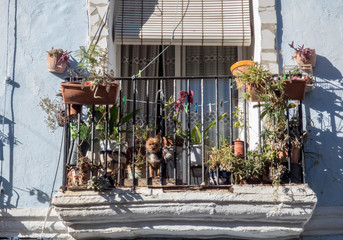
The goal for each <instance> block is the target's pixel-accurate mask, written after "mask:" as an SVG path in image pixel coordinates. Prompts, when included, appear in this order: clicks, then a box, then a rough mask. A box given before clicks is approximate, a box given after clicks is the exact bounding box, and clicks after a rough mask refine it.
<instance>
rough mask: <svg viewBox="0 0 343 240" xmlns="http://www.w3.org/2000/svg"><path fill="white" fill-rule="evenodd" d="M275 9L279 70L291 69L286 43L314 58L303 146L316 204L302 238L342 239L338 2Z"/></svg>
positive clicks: (342, 18)
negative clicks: (307, 133) (311, 50)
mask: <svg viewBox="0 0 343 240" xmlns="http://www.w3.org/2000/svg"><path fill="white" fill-rule="evenodd" d="M276 8H277V20H278V26H277V27H278V35H277V39H278V40H277V41H278V48H279V50H281V52H282V54H281V55H279V57H280V58H279V63H280V66H283V65H290V64H296V63H295V61H294V60H292V59H291V57H292V55H293V53H294V50H292V49H291V48H290V47H289V46H288V44H289V43H291V42H292V41H294V43H295V45H296V46H298V45H302V44H304V45H305V47H309V48H315V50H316V53H317V64H316V67H315V68H314V69H313V74H314V78H315V88H314V90H313V91H312V92H310V93H307V94H306V99H305V101H304V105H305V108H304V110H305V114H306V116H307V117H310V120H311V123H312V125H311V126H310V127H309V130H310V131H311V134H310V137H309V139H308V140H307V142H306V147H305V151H306V152H307V153H306V173H307V176H306V177H307V182H308V184H309V186H310V187H311V188H312V189H313V190H314V191H315V193H316V195H317V197H318V204H317V209H316V210H315V212H314V215H313V217H312V218H311V220H310V222H309V223H308V225H307V227H306V228H305V234H311V235H312V234H314V235H323V234H325V235H335V234H341V236H342V234H343V231H342V230H341V229H342V220H343V211H342V209H343V197H342V196H343V181H342V180H343V159H342V146H343V121H342V119H343V106H342V99H343V80H342V72H343V58H342V55H343V48H342V47H341V45H342V44H341V39H342V35H343V25H342V22H343V15H342V10H343V2H342V1H321V0H307V1H296V0H277V1H276ZM333 209H335V210H333ZM327 239H328V238H327ZM340 239H341V238H340Z"/></svg>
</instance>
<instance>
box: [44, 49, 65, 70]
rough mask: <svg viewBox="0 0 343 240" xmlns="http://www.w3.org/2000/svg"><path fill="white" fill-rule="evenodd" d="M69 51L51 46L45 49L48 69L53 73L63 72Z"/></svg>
mask: <svg viewBox="0 0 343 240" xmlns="http://www.w3.org/2000/svg"><path fill="white" fill-rule="evenodd" d="M70 53H71V52H68V51H63V50H62V49H54V48H52V49H51V50H50V51H47V65H48V70H49V71H50V72H54V73H64V71H65V70H66V68H67V66H70V64H69V54H70Z"/></svg>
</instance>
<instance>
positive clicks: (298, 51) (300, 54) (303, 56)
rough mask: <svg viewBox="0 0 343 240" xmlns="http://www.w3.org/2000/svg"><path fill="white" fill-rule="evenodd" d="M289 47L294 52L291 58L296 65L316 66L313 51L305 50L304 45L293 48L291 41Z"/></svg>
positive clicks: (310, 49) (314, 52)
mask: <svg viewBox="0 0 343 240" xmlns="http://www.w3.org/2000/svg"><path fill="white" fill-rule="evenodd" d="M289 46H290V47H291V48H293V49H294V50H295V53H294V55H293V57H292V58H293V59H295V60H296V61H297V64H298V65H300V66H302V65H305V64H311V65H312V67H315V66H316V60H317V55H316V50H315V49H312V48H305V47H304V45H302V46H300V45H299V46H298V47H294V41H292V43H290V44H289Z"/></svg>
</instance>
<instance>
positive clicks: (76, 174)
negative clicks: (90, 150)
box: [67, 157, 100, 187]
mask: <svg viewBox="0 0 343 240" xmlns="http://www.w3.org/2000/svg"><path fill="white" fill-rule="evenodd" d="M99 169H100V166H98V165H96V164H92V163H91V162H90V159H89V158H87V157H80V158H79V159H78V164H77V166H69V167H68V175H67V177H68V186H69V187H75V186H86V185H87V184H88V181H89V180H90V178H91V176H97V175H98V171H99Z"/></svg>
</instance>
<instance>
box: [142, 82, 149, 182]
mask: <svg viewBox="0 0 343 240" xmlns="http://www.w3.org/2000/svg"><path fill="white" fill-rule="evenodd" d="M145 86H146V96H145V102H146V103H148V102H149V79H147V80H146V81H145ZM145 127H146V129H147V130H148V129H149V104H146V126H145ZM140 147H141V146H140ZM146 151H147V150H146ZM149 177H152V176H149V163H148V154H145V178H146V185H147V186H148V185H149Z"/></svg>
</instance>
